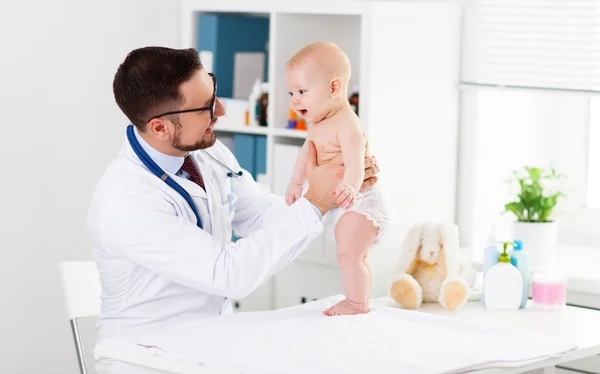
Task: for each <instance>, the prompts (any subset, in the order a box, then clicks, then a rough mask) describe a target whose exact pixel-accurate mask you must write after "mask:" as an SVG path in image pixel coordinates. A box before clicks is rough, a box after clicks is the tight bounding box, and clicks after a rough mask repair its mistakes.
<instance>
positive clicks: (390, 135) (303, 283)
mask: <svg viewBox="0 0 600 374" xmlns="http://www.w3.org/2000/svg"><path fill="white" fill-rule="evenodd" d="M181 7H182V8H181V10H182V20H181V47H182V48H183V47H185V48H187V47H195V46H196V35H197V31H196V27H197V25H196V20H197V18H198V17H197V16H198V14H200V13H220V12H223V13H236V14H247V15H249V16H252V15H256V16H261V17H268V18H269V24H270V30H269V48H268V50H269V60H268V64H269V70H268V74H267V76H268V82H269V88H270V91H269V107H268V114H267V116H268V127H247V126H243V125H239V126H237V127H232V126H231V125H229V123H228V125H227V126H223V127H220V128H219V127H217V131H218V134H222V135H223V136H224V137H227V136H231V134H232V133H250V134H261V135H266V137H267V157H266V158H267V167H266V170H267V175H268V180H269V182H268V183H269V187H270V189H271V190H272V191H273V192H274V193H277V194H280V195H283V194H284V192H285V187H286V186H287V183H288V181H289V176H290V174H291V169H292V167H293V162H294V161H295V152H297V150H298V149H299V147H300V146H301V145H302V143H303V141H304V139H305V138H306V132H305V131H297V130H291V129H287V128H286V123H287V116H288V111H289V106H288V104H289V102H288V97H287V90H286V88H285V84H284V69H285V63H286V61H287V60H288V59H289V58H290V57H291V55H292V54H293V53H294V52H295V51H296V50H298V49H300V48H301V47H303V46H304V45H306V44H308V43H311V42H314V41H322V40H328V41H332V42H334V43H337V44H338V45H340V47H341V48H343V49H344V51H345V52H346V53H347V54H348V56H349V58H350V62H351V63H352V78H351V82H350V84H351V86H353V85H359V87H360V104H359V114H360V118H361V120H362V121H363V123H364V124H365V128H366V130H367V133H368V136H369V145H370V147H371V150H372V152H373V153H374V155H375V156H376V157H377V160H378V162H379V164H380V165H381V168H382V172H381V173H380V185H381V187H382V188H384V189H385V190H386V191H387V192H388V194H389V195H390V196H391V198H392V199H391V200H392V203H393V206H394V208H395V210H396V212H397V221H396V223H395V227H394V229H393V230H391V235H390V236H389V237H388V238H387V240H386V241H385V242H384V243H382V244H381V245H380V246H379V247H377V248H375V249H373V251H372V254H371V256H370V258H371V266H372V268H373V272H374V273H373V288H372V291H373V292H372V295H373V296H378V295H383V294H385V293H386V285H387V282H388V281H389V277H390V276H391V273H392V270H393V267H394V265H395V263H396V261H397V258H398V256H399V248H400V242H401V240H402V239H403V237H404V234H405V232H406V231H407V230H408V229H409V227H410V226H412V225H413V224H415V223H417V222H418V221H421V220H447V221H454V213H455V212H454V204H455V185H456V170H457V168H456V159H457V139H458V105H459V103H458V91H457V84H458V81H459V60H460V29H461V15H462V5H461V4H460V3H457V2H447V1H440V2H439V3H436V2H425V3H420V2H414V1H412V2H409V1H364V0H363V1H356V0H355V1H352V0H327V1H315V0H306V1H303V2H288V1H269V0H255V1H252V2H248V1H245V0H229V1H224V2H222V3H220V4H219V3H217V2H206V1H203V0H183V1H182V5H181ZM240 32H243V30H241V31H240ZM327 229H328V230H329V229H331V228H330V227H328V228H327ZM328 233H331V232H330V231H327V230H326V234H325V235H321V236H320V237H319V238H318V239H317V240H315V241H314V242H313V243H312V244H311V246H310V248H309V249H307V250H306V252H305V253H304V254H303V255H302V256H301V257H300V258H299V259H298V260H297V261H296V262H294V263H292V264H290V265H288V267H286V268H285V269H284V270H283V271H282V272H280V273H278V274H277V275H275V276H274V277H273V279H272V280H271V281H270V282H269V283H267V284H265V285H264V286H263V287H262V288H261V289H259V290H257V291H256V292H254V293H253V294H252V295H251V296H250V297H249V298H248V299H247V300H241V301H239V304H240V310H256V309H268V308H280V307H284V306H288V305H292V304H296V303H300V302H302V300H306V301H309V300H312V299H313V298H318V297H323V296H328V295H331V294H335V293H342V292H343V289H342V287H341V280H340V278H339V274H338V269H337V263H336V259H335V242H334V239H333V237H332V236H331V235H328Z"/></svg>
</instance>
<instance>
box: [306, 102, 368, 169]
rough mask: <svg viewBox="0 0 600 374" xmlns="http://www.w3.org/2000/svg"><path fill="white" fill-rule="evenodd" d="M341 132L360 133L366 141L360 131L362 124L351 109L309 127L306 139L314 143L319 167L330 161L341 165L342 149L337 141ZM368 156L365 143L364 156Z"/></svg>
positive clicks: (364, 135)
mask: <svg viewBox="0 0 600 374" xmlns="http://www.w3.org/2000/svg"><path fill="white" fill-rule="evenodd" d="M343 131H360V133H361V134H362V136H363V137H364V138H365V140H366V134H365V133H364V131H363V130H362V124H361V123H360V120H359V119H358V118H357V117H356V115H355V114H354V112H352V110H351V109H348V110H344V109H343V110H340V111H339V112H337V113H336V114H335V115H333V116H332V117H330V118H327V119H324V120H322V121H321V122H319V123H316V124H311V125H310V126H309V128H308V134H307V139H308V140H312V141H313V142H314V143H315V147H316V148H317V161H318V163H319V165H322V164H325V163H329V162H331V161H332V160H333V161H334V162H335V163H336V164H340V165H341V164H343V161H342V157H341V154H342V148H341V146H340V143H339V141H338V136H339V135H340V134H341V133H342V132H343ZM368 154H369V150H368V143H367V147H366V150H365V155H368ZM338 156H339V157H338ZM336 157H337V158H336ZM334 159H335V160H334Z"/></svg>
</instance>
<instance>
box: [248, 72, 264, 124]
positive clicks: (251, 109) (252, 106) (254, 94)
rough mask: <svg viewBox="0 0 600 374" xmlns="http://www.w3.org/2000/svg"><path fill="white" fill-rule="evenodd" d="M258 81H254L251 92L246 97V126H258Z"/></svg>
mask: <svg viewBox="0 0 600 374" xmlns="http://www.w3.org/2000/svg"><path fill="white" fill-rule="evenodd" d="M260 84H261V82H260V79H256V80H255V81H254V84H253V85H252V91H250V95H249V96H248V117H249V118H248V125H249V126H258V111H257V108H258V98H259V97H260Z"/></svg>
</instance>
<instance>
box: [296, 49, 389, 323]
mask: <svg viewBox="0 0 600 374" xmlns="http://www.w3.org/2000/svg"><path fill="white" fill-rule="evenodd" d="M350 70H351V67H350V61H349V60H348V57H347V56H346V54H345V53H344V52H343V51H342V50H341V49H340V48H339V47H338V46H337V45H335V44H332V43H328V42H319V43H313V44H310V45H308V46H306V47H304V48H302V49H301V50H300V51H298V52H297V53H296V54H295V55H294V56H293V57H292V58H291V59H290V60H289V61H288V63H287V66H286V75H285V80H286V85H287V88H288V91H289V95H290V103H291V107H292V109H293V110H294V111H295V112H296V113H297V114H298V115H300V116H302V117H303V118H304V119H305V120H306V122H307V123H308V124H309V127H308V133H307V136H306V142H305V143H304V145H303V146H302V148H301V150H300V154H299V156H298V158H297V160H296V165H295V167H294V171H293V175H292V179H291V181H290V184H289V187H288V189H287V192H286V196H285V197H286V202H287V203H288V204H292V203H293V202H294V201H296V200H297V199H298V198H299V197H300V196H301V195H302V192H303V185H304V183H305V182H306V174H307V162H308V142H309V141H312V142H314V144H315V148H316V150H317V161H318V164H319V165H321V164H323V163H327V162H331V161H332V160H333V159H334V158H335V157H336V156H338V155H339V154H340V153H341V155H342V160H343V165H344V178H343V180H342V182H341V183H340V185H339V186H338V187H337V188H336V189H335V191H332V192H331V193H332V195H334V196H336V197H337V204H338V205H339V208H336V209H334V210H332V211H330V212H329V213H327V214H332V215H333V216H334V218H335V219H334V222H335V240H336V254H337V258H338V261H339V264H340V271H341V276H342V283H343V286H344V293H345V296H346V299H345V300H343V301H341V302H339V303H337V304H336V305H334V306H332V307H331V308H329V309H327V310H325V311H324V314H326V315H328V316H335V315H347V314H359V313H367V312H368V311H369V303H368V302H369V296H370V288H371V268H370V267H369V263H368V261H367V254H368V252H369V249H370V248H371V246H372V245H373V244H376V243H377V242H378V241H379V239H380V236H381V232H382V230H383V229H385V228H386V226H387V223H388V221H389V212H388V209H387V205H386V204H383V195H382V193H381V191H380V190H379V188H378V187H376V186H373V187H371V188H369V189H367V190H366V191H363V192H361V193H359V192H358V190H359V188H360V186H361V184H362V182H363V179H364V157H365V153H367V152H368V147H367V137H366V135H365V133H364V131H363V128H362V124H361V122H360V120H359V118H358V116H357V115H356V114H355V113H354V111H353V110H352V108H351V107H350V103H349V102H348V82H349V80H350ZM338 159H339V158H338Z"/></svg>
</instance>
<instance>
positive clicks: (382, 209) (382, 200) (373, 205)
mask: <svg viewBox="0 0 600 374" xmlns="http://www.w3.org/2000/svg"><path fill="white" fill-rule="evenodd" d="M391 209H392V206H391V203H390V201H389V198H388V197H387V196H386V195H385V194H384V193H383V192H382V191H381V189H379V188H378V187H377V185H375V186H372V187H370V188H369V189H367V190H365V191H363V192H360V193H359V194H358V195H357V197H356V199H355V200H354V205H353V206H352V208H350V209H348V210H346V209H343V208H335V209H332V210H330V211H329V212H327V213H326V214H325V217H323V218H324V219H325V220H327V223H330V222H331V225H330V226H329V227H331V228H332V230H331V231H333V234H334V235H335V226H336V225H337V223H338V221H339V220H340V218H341V217H342V215H344V213H346V212H357V213H360V214H363V215H365V216H366V217H367V219H368V220H369V221H371V222H373V224H374V225H375V227H377V228H379V234H378V235H377V238H376V239H375V242H374V244H379V242H380V241H381V238H382V237H383V236H384V235H385V231H387V230H388V228H389V226H390V222H391V219H392V210H391ZM330 234H332V233H330Z"/></svg>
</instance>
